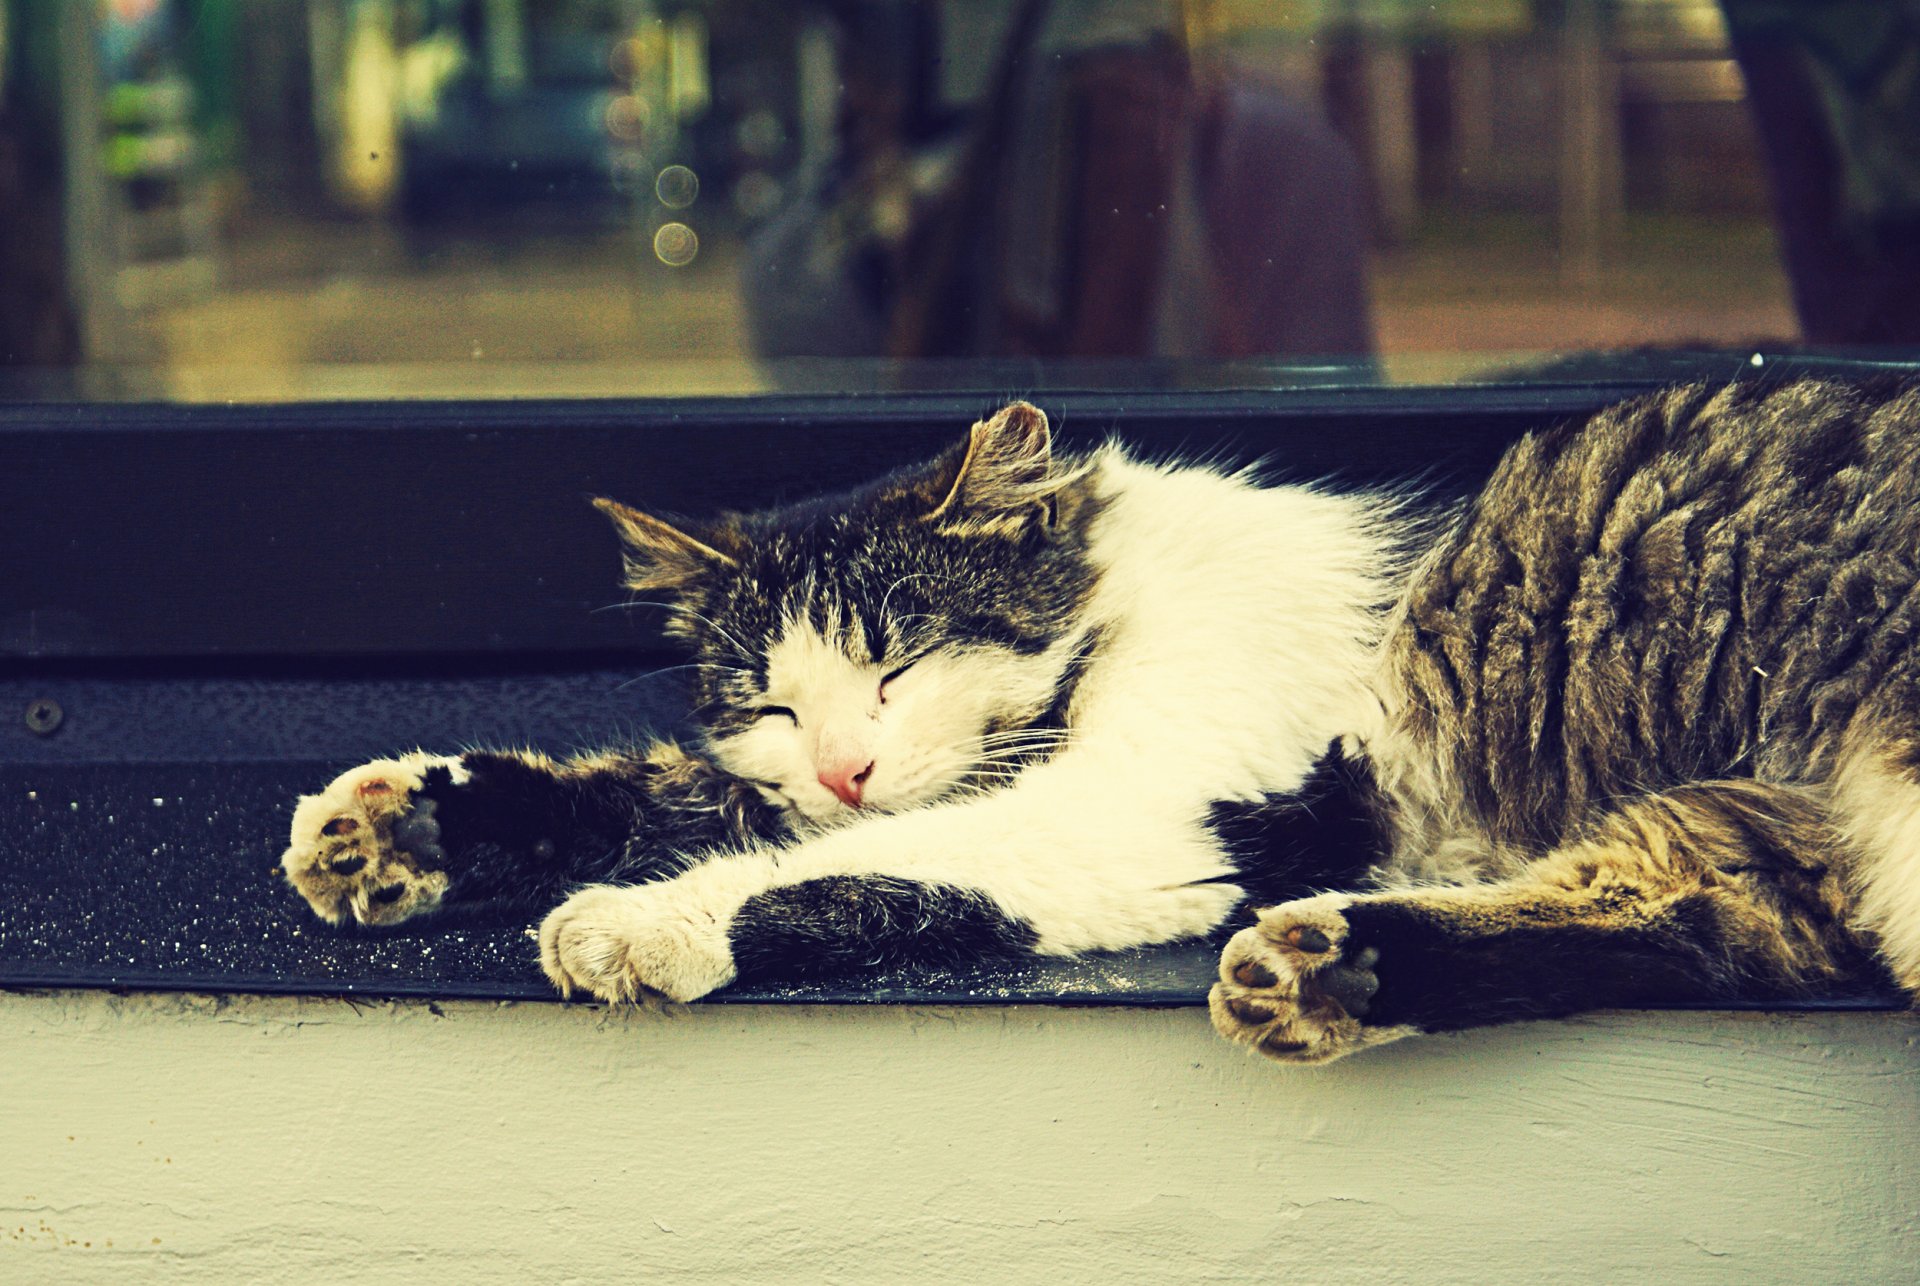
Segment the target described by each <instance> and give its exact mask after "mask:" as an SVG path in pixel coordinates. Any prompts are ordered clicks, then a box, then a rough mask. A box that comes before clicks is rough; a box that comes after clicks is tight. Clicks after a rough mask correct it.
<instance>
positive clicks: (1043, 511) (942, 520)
mask: <svg viewBox="0 0 1920 1286" xmlns="http://www.w3.org/2000/svg"><path fill="white" fill-rule="evenodd" d="M952 476H953V481H952V483H951V484H950V485H949V486H948V487H947V490H946V494H945V496H944V498H942V499H941V501H940V503H939V504H937V505H936V506H934V509H933V511H932V512H931V513H929V514H928V515H927V516H926V520H927V521H928V522H931V523H937V524H941V525H943V526H944V525H954V526H969V527H975V528H980V527H988V528H992V527H1001V526H1007V525H1009V524H1018V525H1024V524H1025V523H1026V522H1028V521H1031V520H1034V519H1036V518H1037V519H1038V520H1039V521H1041V522H1042V523H1045V524H1051V523H1052V522H1053V519H1054V512H1055V511H1054V503H1053V497H1054V493H1055V492H1057V491H1059V490H1060V488H1061V487H1063V486H1065V485H1066V484H1067V483H1068V482H1071V481H1072V480H1073V479H1072V477H1071V476H1068V475H1063V474H1061V473H1060V472H1059V471H1057V470H1056V469H1055V467H1054V460H1053V436H1052V433H1051V432H1050V431H1049V429H1048V427H1047V416H1046V412H1044V411H1042V410H1041V409H1040V408H1039V407H1037V406H1034V405H1032V404H1031V403H1029V402H1015V403H1013V404H1012V405H1010V406H1006V407H1002V408H1001V409H1000V410H998V411H996V412H994V413H993V414H992V415H991V416H989V417H988V418H986V419H984V420H981V421H979V422H978V423H976V424H975V425H974V426H973V429H972V430H971V431H970V432H969V433H968V435H967V441H966V444H965V447H964V450H963V451H962V452H961V453H960V455H959V464H958V466H957V468H956V469H955V471H954V473H953V475H952Z"/></svg>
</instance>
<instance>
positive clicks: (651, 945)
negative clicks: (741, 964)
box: [540, 881, 736, 1004]
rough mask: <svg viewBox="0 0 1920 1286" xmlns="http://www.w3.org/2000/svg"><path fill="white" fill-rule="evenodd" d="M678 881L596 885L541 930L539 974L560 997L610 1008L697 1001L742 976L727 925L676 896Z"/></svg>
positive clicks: (573, 899)
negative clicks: (582, 996) (588, 998)
mask: <svg viewBox="0 0 1920 1286" xmlns="http://www.w3.org/2000/svg"><path fill="white" fill-rule="evenodd" d="M678 883H679V882H678V881H669V882H667V883H665V884H656V885H645V886H640V887H627V886H623V885H616V884H598V885H594V886H592V887H589V888H584V889H582V890H580V891H579V892H578V893H575V894H574V895H573V896H572V897H570V898H568V899H567V900H566V901H565V902H562V903H561V904H560V905H559V906H558V907H555V908H554V909H553V911H551V912H550V913H548V915H547V918H546V919H545V920H544V921H542V922H541V925H540V967H541V968H542V969H543V970H545V971H546V975H547V977H548V979H549V980H550V981H552V983H553V985H554V986H555V987H557V988H559V991H560V994H561V995H562V996H572V995H573V994H574V993H575V992H586V993H588V994H590V995H593V996H597V997H599V998H600V999H601V1000H604V1001H606V1002H607V1003H608V1004H621V1003H628V1004H635V1003H644V1002H647V1001H652V1000H662V999H664V1000H674V1001H682V1002H685V1001H690V1000H698V999H699V998H700V997H702V996H704V995H706V994H707V993H708V992H710V991H713V990H715V989H716V988H719V987H724V986H726V985H727V984H728V983H729V982H732V981H733V979H734V977H735V974H736V970H735V967H734V962H733V952H732V950H731V949H730V947H729V946H728V943H727V928H726V923H725V921H724V919H723V918H722V917H720V916H718V915H715V914H713V913H711V912H709V911H708V910H706V909H705V908H703V907H701V906H700V905H698V904H697V902H690V901H688V900H686V899H685V898H683V897H680V896H678V888H677V886H678Z"/></svg>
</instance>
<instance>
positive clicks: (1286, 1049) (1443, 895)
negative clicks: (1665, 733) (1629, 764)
mask: <svg viewBox="0 0 1920 1286" xmlns="http://www.w3.org/2000/svg"><path fill="white" fill-rule="evenodd" d="M1845 852H1846V850H1845V848H1844V841H1843V840H1842V838H1841V836H1840V835H1839V834H1838V832H1837V831H1836V829H1835V827H1834V825H1833V822H1832V818H1831V816H1830V814H1829V813H1828V811H1827V810H1826V808H1825V807H1824V806H1823V804H1822V803H1821V802H1819V801H1818V800H1817V799H1816V798H1815V797H1814V796H1813V795H1812V794H1810V793H1809V792H1804V791H1800V790H1796V789H1791V788H1785V787H1776V786H1767V785H1762V784H1758V783H1754V782H1747V781H1728V782H1705V783H1700V784H1696V785H1690V786H1685V787H1681V788H1677V789H1675V790H1672V791H1667V792H1664V793H1661V794H1658V795H1651V796H1648V797H1645V798H1643V799H1640V800H1638V801H1635V802H1634V803H1631V804H1629V805H1627V806H1625V807H1623V808H1622V809H1621V810H1620V811H1618V812H1617V813H1615V814H1613V815H1611V816H1609V817H1608V818H1606V819H1605V820H1604V821H1603V822H1602V823H1601V824H1600V825H1598V826H1597V827H1596V828H1595V829H1594V830H1593V832H1592V833H1591V834H1589V835H1587V836H1586V837H1584V838H1582V839H1580V840H1578V841H1576V842H1573V843H1570V844H1568V845H1566V846H1565V847H1563V848H1561V849H1559V850H1556V851H1555V852H1553V853H1551V854H1548V855H1547V856H1545V857H1542V858H1541V859H1540V860H1538V861H1537V862H1535V863H1533V864H1532V865H1531V866H1529V867H1528V868H1527V870H1526V872H1525V873H1524V874H1523V875H1521V876H1519V877H1517V878H1515V879H1512V880H1507V881H1502V882H1498V883H1488V884H1477V885H1463V886H1458V887H1444V888H1422V889H1414V890H1408V891H1404V892H1399V891H1394V892H1379V893H1369V894H1327V895H1323V896H1319V897H1314V898H1308V899H1305V900H1303V901H1298V902H1290V903H1286V904H1284V905H1281V906H1276V907H1271V908H1268V909H1266V910H1263V911H1261V912H1260V913H1259V919H1258V922H1257V923H1256V924H1255V925H1254V927H1252V928H1250V929H1247V930H1244V931H1243V932H1241V933H1239V934H1236V935H1235V936H1234V937H1233V939H1232V940H1230V941H1229V943H1228V944H1227V948H1226V951H1225V953H1224V954H1223V956H1222V958H1221V962H1220V982H1219V983H1218V984H1216V985H1215V987H1214V989H1213V992H1212V995H1211V997H1210V1008H1211V1010H1212V1015H1213V1021H1214V1026H1215V1027H1216V1028H1218V1029H1219V1031H1220V1032H1221V1034H1222V1035H1225V1036H1226V1037H1228V1038H1229V1039H1231V1040H1235V1041H1240V1042H1243V1043H1245V1044H1248V1045H1251V1046H1253V1047H1254V1048H1256V1049H1258V1050H1259V1051H1260V1052H1262V1053H1264V1054H1268V1055H1271V1056H1272V1057H1274V1058H1277V1059H1281V1060H1283V1061H1287V1062H1299V1063H1317V1062H1325V1061H1327V1060H1329V1059H1333V1058H1338V1057H1340V1056H1341V1055H1344V1054H1349V1053H1352V1052H1354V1051H1355V1050H1359V1049H1364V1048H1367V1047H1368V1046H1371V1045H1377V1044H1383V1043H1385V1042H1387V1041H1391V1040H1396V1039H1399V1038H1401V1037H1403V1036H1408V1035H1412V1034H1415V1033H1418V1032H1435V1031H1449V1030H1457V1029H1460V1028H1466V1027H1478V1026H1485V1025H1489V1024H1493V1023H1501V1022H1511V1021H1514V1020H1518V1019H1525V1018H1544V1017H1554V1016H1558V1015H1564V1014H1570V1013H1575V1012H1578V1011H1581V1010H1588V1009H1596V1008H1606V1007H1614V1006H1623V1005H1641V1004H1674V1003H1686V1002H1694V1003H1699V1002H1711V1001H1717V1000H1729V999H1742V1000H1766V999H1785V998H1790V997H1794V996H1802V995H1807V994H1810V993H1814V992H1817V991H1818V990H1820V989H1822V988H1823V987H1830V986H1832V985H1833V984H1835V983H1836V982H1839V981H1842V980H1865V979H1868V978H1873V977H1877V976H1878V972H1877V966H1875V965H1874V963H1873V961H1872V958H1871V954H1870V951H1869V949H1868V946H1867V944H1866V942H1865V941H1864V940H1863V939H1862V938H1861V937H1860V936H1859V935H1857V934H1856V933H1855V932H1854V931H1853V930H1851V929H1850V928H1849V927H1848V924H1847V917H1846V914H1845V905H1846V894H1845V888H1844V878H1845V866H1846V863H1845V860H1844V854H1845Z"/></svg>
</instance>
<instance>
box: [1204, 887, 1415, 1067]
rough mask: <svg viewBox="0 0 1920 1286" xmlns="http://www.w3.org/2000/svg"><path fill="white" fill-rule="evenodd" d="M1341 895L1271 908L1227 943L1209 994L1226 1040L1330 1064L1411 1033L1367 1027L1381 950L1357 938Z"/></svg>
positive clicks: (1346, 901)
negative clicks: (1355, 938) (1347, 1055)
mask: <svg viewBox="0 0 1920 1286" xmlns="http://www.w3.org/2000/svg"><path fill="white" fill-rule="evenodd" d="M1352 901H1353V899H1352V898H1350V897H1348V896H1346V895H1344V894H1339V893H1327V894H1322V895H1321V896H1319V897H1312V898H1303V899H1301V900H1300V901H1297V902H1287V903H1283V904H1282V905H1280V906H1276V907H1268V908H1266V909H1265V910H1263V911H1261V912H1260V913H1259V919H1258V920H1257V922H1256V923H1255V924H1254V926H1253V927H1252V928H1250V929H1242V930H1241V931H1240V932H1239V933H1236V934H1234V935H1233V937H1232V938H1230V939H1228V941H1227V946H1226V950H1225V951H1224V952H1222V953H1221V956H1220V981H1219V982H1217V983H1215V984H1214V986H1213V990H1212V991H1211V992H1210V993H1209V994H1208V996H1207V1008H1208V1010H1209V1011H1210V1013H1211V1014H1212V1016H1213V1026H1214V1029H1215V1030H1216V1031H1218V1032H1219V1033H1220V1034H1221V1035H1222V1036H1225V1037H1226V1038H1227V1039H1228V1040H1231V1041H1236V1042H1238V1043H1240V1044H1243V1045H1251V1046H1252V1047H1253V1048H1255V1049H1257V1050H1259V1051H1260V1052H1261V1053H1263V1054H1266V1055H1267V1056H1269V1057H1271V1058H1277V1059H1279V1060H1281V1061H1282V1062H1288V1063H1324V1062H1328V1061H1330V1060H1332V1059H1335V1058H1339V1057H1341V1056H1342V1055H1345V1054H1351V1053H1353V1052H1354V1051H1356V1050H1360V1049H1365V1048H1367V1047H1369V1046H1372V1045H1382V1044H1385V1043H1386V1042H1387V1041H1390V1040H1398V1039H1399V1038H1400V1037H1402V1036H1408V1035H1411V1034H1412V1033H1413V1029H1412V1028H1409V1027H1398V1026H1396V1027H1376V1026H1369V1025H1368V1024H1367V1023H1366V1022H1365V1021H1364V1019H1365V1018H1366V1016H1367V1013H1368V1010H1369V1009H1370V1008H1371V1007H1372V1003H1373V999H1374V996H1375V993H1377V992H1378V991H1379V990H1380V979H1379V975H1378V974H1377V973H1376V972H1375V966H1376V965H1378V964H1379V961H1380V953H1379V952H1378V951H1376V950H1374V949H1373V948H1372V947H1368V946H1365V945H1363V944H1359V943H1356V942H1354V941H1353V938H1352V934H1351V932H1350V930H1349V926H1348V923H1347V917H1346V915H1345V914H1344V911H1345V908H1346V907H1347V906H1349V905H1351V904H1352Z"/></svg>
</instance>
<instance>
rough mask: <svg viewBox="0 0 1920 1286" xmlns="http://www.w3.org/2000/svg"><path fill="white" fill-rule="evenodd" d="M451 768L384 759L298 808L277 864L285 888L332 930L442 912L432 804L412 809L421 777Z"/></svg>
mask: <svg viewBox="0 0 1920 1286" xmlns="http://www.w3.org/2000/svg"><path fill="white" fill-rule="evenodd" d="M447 762H450V761H447V760H443V759H439V758H436V757H431V756H427V755H409V756H407V757H405V758H404V759H382V760H375V761H374V762H373V763H369V764H362V765H361V766H360V767H358V768H354V769H351V770H350V771H348V772H345V773H342V774H341V775H340V776H339V777H336V778H335V779H334V780H333V781H332V782H331V783H330V784H329V785H328V786H327V788H326V789H325V790H323V791H321V792H320V793H319V794H317V795H308V796H306V797H304V798H303V799H301V800H300V802H299V803H298V804H297V805H296V806H295V807H294V810H293V833H292V837H291V841H290V842H289V844H288V846H287V850H286V852H285V853H283V854H282V855H281V858H280V870H281V873H282V875H283V876H284V877H285V878H286V880H287V883H289V884H290V885H292V886H293V888H294V890H295V891H296V892H297V893H299V894H300V896H301V897H302V898H304V899H305V900H306V903H307V905H308V906H310V907H312V908H313V911H314V913H315V914H316V915H318V916H319V917H320V918H321V919H323V920H326V921H327V922H328V923H330V924H345V923H347V922H348V921H349V920H352V921H357V922H358V923H360V924H365V925H376V926H377V925H390V924H398V923H400V922H401V921H402V920H407V919H411V918H412V917H414V916H416V915H422V914H424V913H426V912H428V911H431V910H433V909H434V908H436V907H438V906H439V905H440V902H441V899H442V898H443V897H444V896H445V894H446V891H447V884H448V879H447V875H446V872H445V871H443V870H441V869H439V868H440V866H441V865H442V864H443V862H444V854H442V853H441V851H440V845H439V830H438V827H437V826H436V825H435V823H434V821H433V807H432V803H431V801H416V800H415V798H414V793H415V792H416V791H417V790H419V788H420V785H421V780H422V774H424V773H425V772H426V770H427V769H428V768H429V767H431V766H433V765H435V764H444V763H447Z"/></svg>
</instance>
